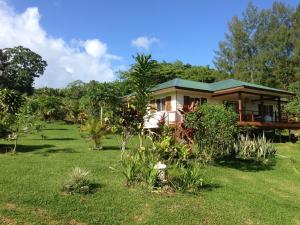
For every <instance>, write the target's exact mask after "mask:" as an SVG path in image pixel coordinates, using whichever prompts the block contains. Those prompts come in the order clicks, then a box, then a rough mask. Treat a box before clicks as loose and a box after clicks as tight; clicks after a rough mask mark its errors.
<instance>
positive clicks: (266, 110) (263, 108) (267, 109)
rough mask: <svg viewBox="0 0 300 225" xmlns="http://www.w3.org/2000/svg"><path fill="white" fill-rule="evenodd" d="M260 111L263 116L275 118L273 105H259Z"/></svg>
mask: <svg viewBox="0 0 300 225" xmlns="http://www.w3.org/2000/svg"><path fill="white" fill-rule="evenodd" d="M258 111H259V113H260V114H262V115H269V116H271V117H273V112H274V109H273V105H261V104H259V105H258Z"/></svg>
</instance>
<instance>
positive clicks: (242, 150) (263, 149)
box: [234, 135, 276, 162]
mask: <svg viewBox="0 0 300 225" xmlns="http://www.w3.org/2000/svg"><path fill="white" fill-rule="evenodd" d="M234 151H235V154H236V156H237V157H239V158H242V159H250V160H255V161H257V162H264V161H266V160H268V159H272V158H274V157H275V154H276V148H275V146H274V145H273V144H272V143H271V142H270V141H268V140H266V138H265V137H262V138H259V137H257V138H253V139H251V138H250V137H249V136H248V135H246V136H243V135H241V136H239V138H238V140H237V142H236V143H235V144H234Z"/></svg>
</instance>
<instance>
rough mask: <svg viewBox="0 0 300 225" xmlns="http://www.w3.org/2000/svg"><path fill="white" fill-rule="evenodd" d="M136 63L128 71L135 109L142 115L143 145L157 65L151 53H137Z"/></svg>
mask: <svg viewBox="0 0 300 225" xmlns="http://www.w3.org/2000/svg"><path fill="white" fill-rule="evenodd" d="M134 59H135V64H134V65H132V68H131V69H130V70H129V72H128V73H126V74H125V75H126V78H127V79H128V82H129V85H131V88H132V91H133V92H134V99H133V102H132V103H133V105H134V107H135V109H136V110H137V111H138V112H139V114H140V115H141V116H142V119H141V123H140V126H139V137H140V147H143V136H144V135H143V128H144V117H145V116H146V114H147V108H148V104H149V102H150V98H151V90H150V88H151V87H152V86H153V85H154V80H153V71H154V67H155V61H153V60H152V59H151V55H143V54H137V56H135V57H134Z"/></svg>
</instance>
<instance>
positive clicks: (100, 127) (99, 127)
mask: <svg viewBox="0 0 300 225" xmlns="http://www.w3.org/2000/svg"><path fill="white" fill-rule="evenodd" d="M84 130H85V131H87V132H88V136H89V138H90V140H91V141H92V142H93V149H96V150H98V149H102V146H101V142H102V139H103V137H104V136H105V135H106V134H107V132H108V127H107V125H106V124H104V123H102V122H101V121H100V119H96V118H90V119H89V120H88V121H87V123H86V125H85V128H84Z"/></svg>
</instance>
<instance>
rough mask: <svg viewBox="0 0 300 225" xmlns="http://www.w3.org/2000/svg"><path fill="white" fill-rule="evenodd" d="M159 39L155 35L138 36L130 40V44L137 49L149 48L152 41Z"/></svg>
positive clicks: (157, 41) (155, 41)
mask: <svg viewBox="0 0 300 225" xmlns="http://www.w3.org/2000/svg"><path fill="white" fill-rule="evenodd" d="M159 42H160V41H159V39H158V38H155V37H138V38H136V39H134V40H132V41H131V45H132V46H133V47H136V48H139V49H142V48H143V49H145V50H147V51H148V50H149V48H150V46H151V45H152V44H154V43H159Z"/></svg>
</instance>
